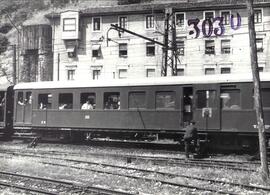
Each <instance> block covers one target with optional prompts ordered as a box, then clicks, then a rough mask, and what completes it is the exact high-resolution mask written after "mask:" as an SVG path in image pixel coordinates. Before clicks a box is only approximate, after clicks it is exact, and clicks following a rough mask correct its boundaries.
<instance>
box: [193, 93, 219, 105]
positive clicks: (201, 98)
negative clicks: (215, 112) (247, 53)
mask: <svg viewBox="0 0 270 195" xmlns="http://www.w3.org/2000/svg"><path fill="white" fill-rule="evenodd" d="M196 94H197V108H205V107H212V108H213V107H216V91H214V90H200V91H197V93H196Z"/></svg>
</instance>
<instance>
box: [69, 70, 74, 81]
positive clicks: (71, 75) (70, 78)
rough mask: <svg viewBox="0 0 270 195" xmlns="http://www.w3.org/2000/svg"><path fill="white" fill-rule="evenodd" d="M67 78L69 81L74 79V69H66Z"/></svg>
mask: <svg viewBox="0 0 270 195" xmlns="http://www.w3.org/2000/svg"><path fill="white" fill-rule="evenodd" d="M67 74H68V75H67V79H68V80H69V81H70V80H74V77H75V70H68V71H67Z"/></svg>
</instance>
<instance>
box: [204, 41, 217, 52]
mask: <svg viewBox="0 0 270 195" xmlns="http://www.w3.org/2000/svg"><path fill="white" fill-rule="evenodd" d="M205 54H215V41H214V40H206V41H205Z"/></svg>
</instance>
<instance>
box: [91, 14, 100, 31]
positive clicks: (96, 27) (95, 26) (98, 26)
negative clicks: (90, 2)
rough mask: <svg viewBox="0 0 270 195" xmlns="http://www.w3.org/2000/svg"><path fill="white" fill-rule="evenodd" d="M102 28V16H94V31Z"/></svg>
mask: <svg viewBox="0 0 270 195" xmlns="http://www.w3.org/2000/svg"><path fill="white" fill-rule="evenodd" d="M100 30H101V18H100V17H98V18H93V31H100Z"/></svg>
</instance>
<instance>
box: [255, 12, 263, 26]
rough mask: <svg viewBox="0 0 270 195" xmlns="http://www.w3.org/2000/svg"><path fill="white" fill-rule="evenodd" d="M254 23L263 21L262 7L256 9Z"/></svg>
mask: <svg viewBox="0 0 270 195" xmlns="http://www.w3.org/2000/svg"><path fill="white" fill-rule="evenodd" d="M254 23H255V24H257V23H262V10H261V9H257V10H254Z"/></svg>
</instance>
